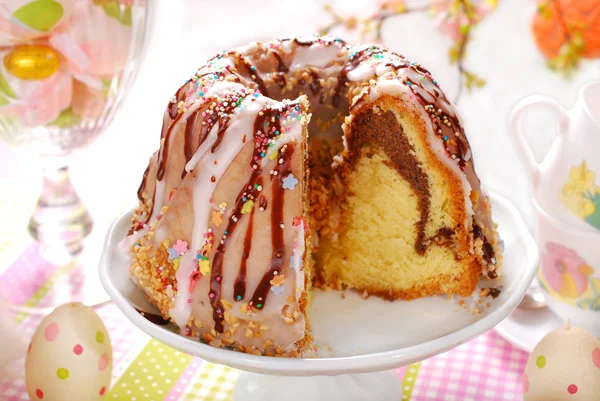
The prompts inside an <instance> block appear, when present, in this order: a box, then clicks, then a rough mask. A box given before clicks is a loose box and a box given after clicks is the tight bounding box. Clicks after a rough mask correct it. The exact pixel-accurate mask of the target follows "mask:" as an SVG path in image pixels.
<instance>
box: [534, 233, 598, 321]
mask: <svg viewBox="0 0 600 401" xmlns="http://www.w3.org/2000/svg"><path fill="white" fill-rule="evenodd" d="M593 273H594V269H593V268H592V267H591V266H590V265H589V264H588V263H587V262H586V261H585V260H584V259H583V258H582V257H581V256H579V255H578V254H577V252H576V251H575V250H573V249H570V248H567V247H565V246H562V245H560V244H556V243H553V242H548V243H546V249H545V250H544V252H543V254H542V268H541V275H542V279H543V282H545V283H543V284H546V285H547V286H548V287H550V289H551V290H552V291H553V292H555V293H556V296H557V297H558V298H559V299H561V300H562V301H563V302H567V303H571V302H573V301H575V306H577V307H579V308H582V309H591V310H599V311H600V291H598V290H597V288H598V287H600V280H599V279H596V278H593V277H591V275H592V274H593ZM546 290H549V289H548V288H546Z"/></svg>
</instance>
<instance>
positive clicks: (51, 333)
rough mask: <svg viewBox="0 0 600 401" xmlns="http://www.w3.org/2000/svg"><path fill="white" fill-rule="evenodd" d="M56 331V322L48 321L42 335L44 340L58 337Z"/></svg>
mask: <svg viewBox="0 0 600 401" xmlns="http://www.w3.org/2000/svg"><path fill="white" fill-rule="evenodd" d="M58 331H59V330H58V324H56V323H50V324H49V325H48V326H47V327H46V329H45V330H44V337H46V340H48V341H54V340H56V337H58Z"/></svg>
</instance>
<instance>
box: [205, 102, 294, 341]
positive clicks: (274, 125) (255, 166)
mask: <svg viewBox="0 0 600 401" xmlns="http://www.w3.org/2000/svg"><path fill="white" fill-rule="evenodd" d="M289 105H290V107H294V106H296V105H297V103H295V102H291V103H290V104H289ZM281 113H282V110H281V109H271V108H270V107H265V108H263V109H262V110H261V111H260V112H259V114H258V116H257V117H256V119H255V121H254V140H255V143H258V144H260V143H263V144H264V143H265V139H267V140H268V139H270V138H272V137H273V136H276V135H278V134H279V132H280V131H281V122H280V121H281V120H280V119H279V118H277V117H278V116H279V115H280V114H281ZM267 142H268V141H267ZM287 149H288V150H287V152H286V157H283V156H282V155H280V158H283V160H284V162H283V163H282V164H278V165H277V171H278V172H280V173H284V172H285V171H288V170H289V166H290V157H291V154H292V151H293V146H292V145H290V144H288V145H287ZM265 156H266V153H265V148H264V147H261V146H255V148H254V152H253V155H252V158H251V159H250V167H251V174H250V178H249V179H248V182H247V183H246V184H245V185H244V186H243V187H242V190H241V191H240V192H239V194H238V196H237V198H236V201H235V205H234V207H233V210H232V211H231V215H230V216H229V220H228V222H227V226H226V228H225V231H224V234H223V237H222V238H221V241H220V243H219V245H218V246H217V249H216V250H215V253H214V257H213V261H212V270H211V280H210V292H209V294H208V296H209V299H210V303H211V306H212V308H213V320H214V321H215V330H216V331H217V332H219V333H222V332H223V318H224V311H223V305H222V304H221V288H222V275H223V259H224V256H225V251H226V249H227V244H228V242H229V239H230V238H231V236H232V234H233V232H234V231H235V229H236V228H237V227H238V226H239V221H240V220H241V219H242V216H244V214H243V213H242V208H243V206H244V204H245V203H246V202H247V201H253V200H256V198H257V197H258V193H259V192H260V191H261V190H262V186H261V183H262V180H261V174H262V169H261V167H260V166H261V163H260V162H257V160H260V159H261V158H263V157H265ZM280 180H281V174H278V176H276V177H273V178H272V180H271V181H272V185H273V207H272V219H277V223H276V226H277V230H275V228H273V233H272V235H273V236H274V237H273V243H274V244H276V245H278V246H277V247H274V249H276V251H275V252H274V256H275V255H280V256H279V258H280V261H277V260H276V261H274V260H271V268H270V269H269V272H267V274H266V275H265V277H268V275H269V274H272V271H273V270H274V269H276V268H277V266H279V265H280V264H281V263H283V229H282V228H281V227H280V224H281V223H282V222H283V221H282V220H283V188H282V187H281V182H280ZM276 189H277V190H276ZM260 197H261V198H262V197H263V195H260ZM259 204H262V200H259ZM254 207H255V206H253V208H252V210H251V212H250V213H251V217H250V219H252V218H253V217H252V216H253V213H254ZM273 209H274V210H273ZM272 224H275V223H273V222H272ZM248 225H249V227H248V230H250V234H249V235H250V237H249V239H248V234H246V239H245V240H244V249H246V242H248V252H249V251H250V247H251V245H250V243H251V241H252V233H251V231H252V225H251V223H250V222H249V224H248ZM273 227H275V226H273ZM275 232H277V233H275ZM279 236H281V238H280V237H279ZM280 244H281V245H280ZM244 263H245V260H244V258H242V263H241V266H240V274H238V278H239V277H240V275H241V270H242V269H243V268H244V266H243V265H244ZM240 280H241V279H240ZM264 280H265V278H263V281H264ZM270 280H271V279H269V280H267V284H268V282H269V281H270ZM243 281H245V272H244V280H243ZM236 282H237V280H236ZM261 283H262V281H261ZM244 287H245V284H244ZM269 288H270V287H268V288H267V291H268V289H269ZM241 290H242V287H241V285H240V286H239V287H238V288H237V290H236V291H239V292H237V293H236V300H237V295H242V294H241V293H242V291H241ZM243 290H244V291H243V292H244V294H243V295H242V298H243V297H244V296H245V288H243ZM262 292H263V289H262V287H261V286H260V285H259V288H257V290H256V291H255V294H254V296H253V298H252V299H253V301H254V298H255V297H257V298H261V299H263V300H264V299H266V295H261V294H262ZM257 293H258V295H257ZM250 305H254V307H256V308H257V309H261V308H262V306H263V305H264V301H263V302H262V304H261V306H260V307H258V306H257V305H256V304H253V303H252V301H251V302H250Z"/></svg>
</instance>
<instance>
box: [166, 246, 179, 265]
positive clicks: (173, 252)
mask: <svg viewBox="0 0 600 401" xmlns="http://www.w3.org/2000/svg"><path fill="white" fill-rule="evenodd" d="M167 252H168V253H169V262H172V261H173V260H175V259H177V258H178V257H179V252H177V251H176V250H175V248H169V249H167Z"/></svg>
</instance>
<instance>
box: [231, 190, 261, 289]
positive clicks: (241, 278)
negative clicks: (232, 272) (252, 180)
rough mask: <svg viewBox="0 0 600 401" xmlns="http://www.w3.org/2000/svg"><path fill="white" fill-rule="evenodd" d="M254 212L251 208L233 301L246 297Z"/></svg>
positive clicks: (254, 208) (254, 209)
mask: <svg viewBox="0 0 600 401" xmlns="http://www.w3.org/2000/svg"><path fill="white" fill-rule="evenodd" d="M258 185H262V180H259V181H258ZM255 211H256V207H253V208H252V211H251V212H250V217H249V218H248V228H247V229H246V235H245V236H244V250H243V252H242V261H241V263H240V271H239V272H238V275H237V277H236V278H235V284H234V286H233V299H234V300H235V301H241V300H242V299H244V297H245V296H246V271H247V270H248V257H249V256H250V250H251V249H252V231H253V228H254V212H255Z"/></svg>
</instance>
